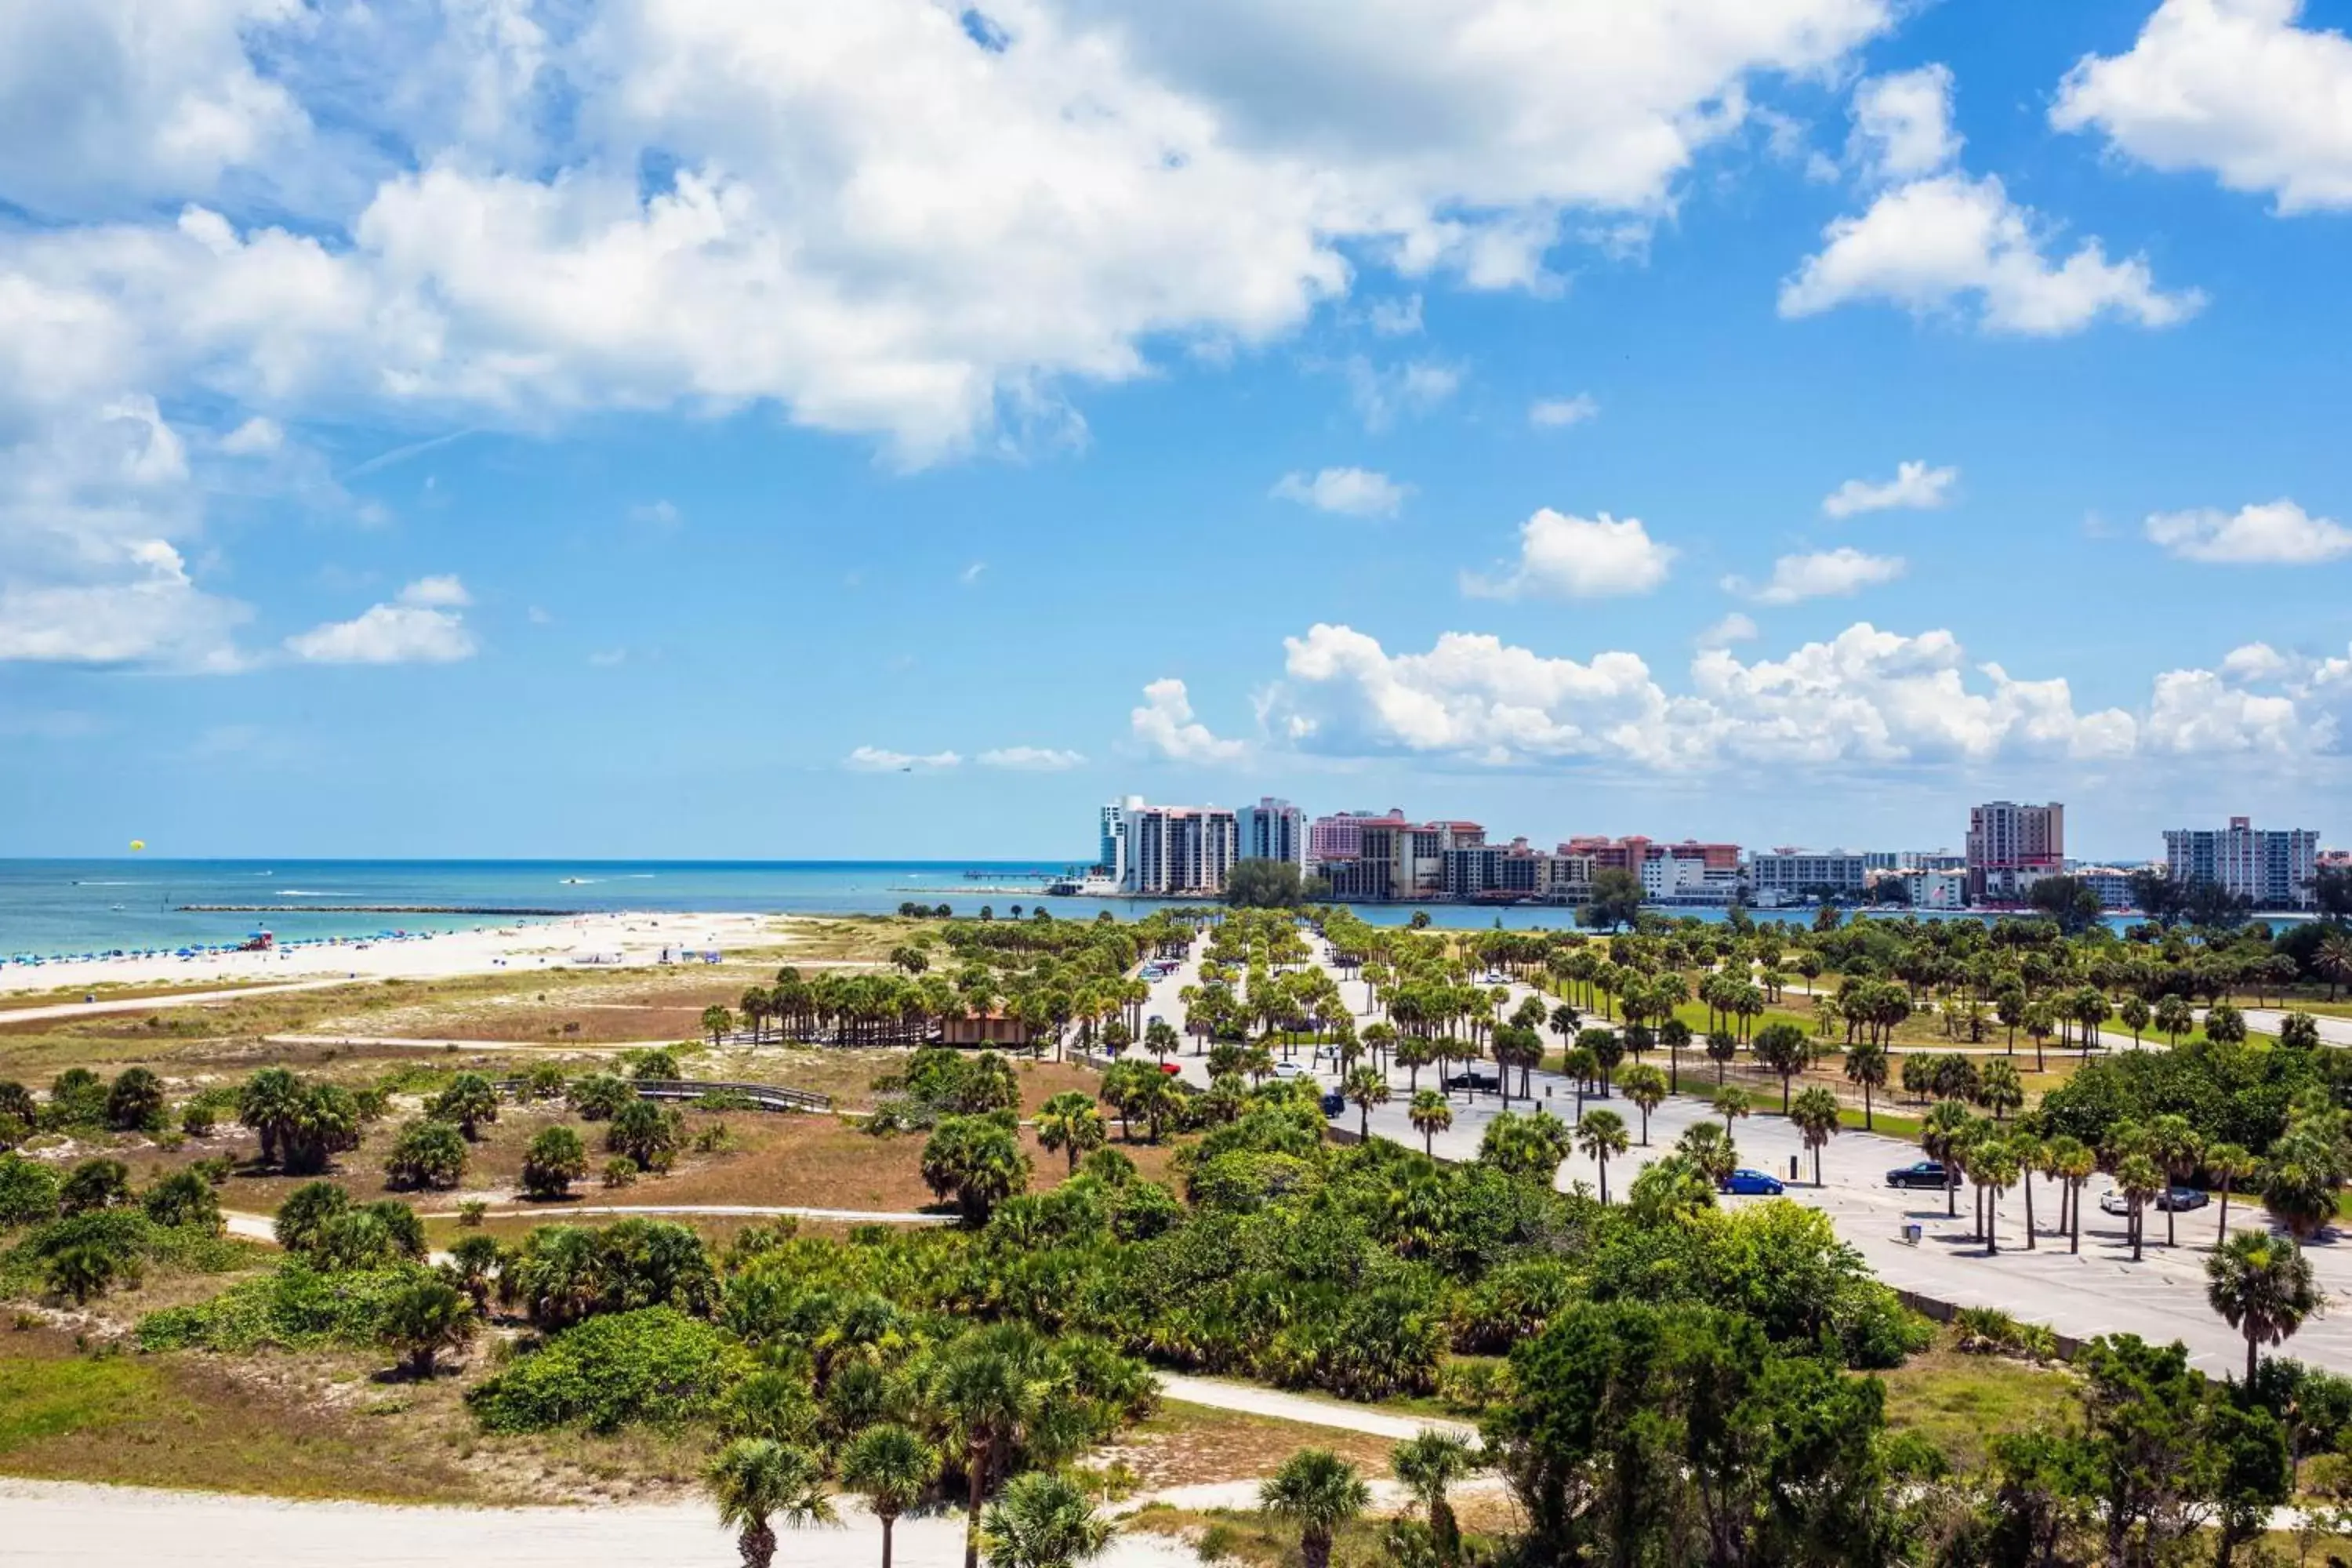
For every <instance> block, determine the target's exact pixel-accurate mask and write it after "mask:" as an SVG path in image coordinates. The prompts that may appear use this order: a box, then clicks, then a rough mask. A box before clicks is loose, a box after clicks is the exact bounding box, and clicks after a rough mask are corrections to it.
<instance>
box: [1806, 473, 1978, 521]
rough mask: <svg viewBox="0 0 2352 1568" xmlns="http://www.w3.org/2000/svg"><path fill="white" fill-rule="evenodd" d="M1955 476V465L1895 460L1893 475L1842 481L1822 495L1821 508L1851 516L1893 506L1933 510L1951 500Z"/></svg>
mask: <svg viewBox="0 0 2352 1568" xmlns="http://www.w3.org/2000/svg"><path fill="white" fill-rule="evenodd" d="M1959 478H1960V470H1959V469H1958V468H1929V467H1928V466H1927V464H1926V463H1924V462H1920V463H1910V462H1906V463H1897V464H1896V465H1895V477H1894V478H1893V479H1888V480H1885V482H1884V483H1880V484H1873V483H1871V482H1870V481H1869V480H1868V479H1848V480H1846V482H1845V483H1843V484H1842V485H1840V486H1838V488H1837V489H1833V490H1832V491H1831V492H1830V493H1829V494H1828V495H1826V496H1824V497H1822V513H1823V514H1824V515H1825V516H1829V517H1853V516H1854V515H1855V514H1856V513H1859V512H1865V511H1886V510H1891V509H1893V508H1895V507H1911V508H1916V509H1918V510H1934V509H1935V508H1937V507H1940V506H1942V505H1944V504H1945V503H1946V502H1947V501H1948V500H1951V499H1952V487H1953V486H1954V485H1955V484H1957V483H1958V482H1959Z"/></svg>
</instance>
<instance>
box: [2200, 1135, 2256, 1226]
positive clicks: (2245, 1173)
mask: <svg viewBox="0 0 2352 1568" xmlns="http://www.w3.org/2000/svg"><path fill="white" fill-rule="evenodd" d="M2262 1168H2263V1164H2262V1162H2261V1161H2259V1160H2257V1159H2255V1158H2254V1156H2253V1154H2252V1152H2251V1151H2249V1150H2248V1149H2247V1148H2246V1147H2245V1145H2243V1144H2242V1143H2216V1144H2214V1145H2213V1146H2212V1147H2210V1148H2209V1149H2207V1150H2206V1151H2205V1169H2206V1171H2207V1172H2208V1173H2210V1175H2211V1176H2212V1178H2213V1179H2214V1180H2215V1181H2217V1182H2219V1183H2221V1228H2220V1229H2218V1230H2216V1231H2215V1232H2214V1233H2213V1244H2214V1245H2215V1246H2216V1247H2219V1246H2220V1245H2221V1243H2222V1242H2225V1241H2227V1240H2229V1239H2230V1189H2231V1187H2233V1186H2235V1185H2236V1184H2238V1183H2240V1182H2242V1181H2244V1180H2245V1179H2246V1178H2247V1177H2249V1176H2252V1175H2253V1174H2254V1173H2256V1172H2258V1171H2260V1170H2261V1169H2262Z"/></svg>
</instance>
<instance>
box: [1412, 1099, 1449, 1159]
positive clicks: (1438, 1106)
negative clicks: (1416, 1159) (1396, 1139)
mask: <svg viewBox="0 0 2352 1568" xmlns="http://www.w3.org/2000/svg"><path fill="white" fill-rule="evenodd" d="M1405 1116H1406V1118H1407V1120H1409V1121H1412V1126H1413V1131H1416V1132H1418V1133H1420V1134H1421V1152H1423V1153H1424V1154H1426V1155H1428V1156H1429V1157H1430V1158H1431V1159H1435V1158H1436V1157H1437V1135H1438V1134H1439V1133H1441V1132H1443V1131H1445V1130H1446V1129H1447V1128H1449V1127H1451V1126H1453V1125H1454V1106H1453V1102H1452V1101H1450V1100H1447V1099H1446V1098H1445V1096H1444V1095H1443V1094H1440V1093H1439V1092H1438V1091H1437V1090H1435V1089H1423V1090H1422V1091H1421V1092H1420V1093H1418V1094H1416V1095H1414V1096H1413V1097H1412V1109H1411V1110H1407V1111H1406V1112H1405Z"/></svg>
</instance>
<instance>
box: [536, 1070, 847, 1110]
mask: <svg viewBox="0 0 2352 1568" xmlns="http://www.w3.org/2000/svg"><path fill="white" fill-rule="evenodd" d="M623 1081H624V1082H625V1083H627V1084H628V1086H629V1087H630V1088H631V1089H635V1090H636V1093H637V1098H638V1099H639V1100H700V1099H702V1098H703V1097H704V1096H705V1095H711V1094H721V1095H732V1096H735V1097H737V1098H739V1099H741V1100H746V1101H748V1102H749V1103H750V1104H751V1106H752V1107H753V1109H755V1110H820V1111H822V1110H832V1109H833V1096H831V1095H829V1094H818V1093H815V1092H814V1091H813V1090H810V1089H786V1088H785V1087H783V1086H782V1084H774V1083H719V1082H712V1081H705V1080H703V1079H677V1078H651V1079H624V1080H623ZM523 1083H524V1080H523V1079H519V1078H513V1079H505V1080H504V1081H502V1082H501V1083H500V1084H499V1089H500V1090H501V1091H503V1092H505V1093H508V1094H512V1093H515V1092H516V1091H518V1090H519V1089H521V1088H522V1087H523Z"/></svg>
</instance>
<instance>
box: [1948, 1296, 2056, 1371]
mask: <svg viewBox="0 0 2352 1568" xmlns="http://www.w3.org/2000/svg"><path fill="white" fill-rule="evenodd" d="M1952 1330H1953V1345H1954V1348H1956V1349H1958V1350H1959V1351H1961V1352H1965V1353H1967V1354H1969V1355H2010V1356H2020V1357H2022V1358H2023V1359H2025V1360H2027V1361H2035V1362H2045V1361H2055V1360H2057V1359H2058V1336H2057V1335H2056V1334H2054V1333H2053V1332H2052V1331H2050V1330H2049V1329H2048V1328H2046V1327H2045V1326H2043V1325H2042V1324H2040V1323H2027V1322H2021V1321H2018V1320H2017V1319H2015V1318H2012V1317H2011V1316H2010V1315H2009V1314H2008V1313H2007V1312H2004V1311H2002V1310H2000V1308H1998V1307H1963V1308H1961V1309H1960V1310H1958V1312H1956V1313H1954V1314H1953V1316H1952Z"/></svg>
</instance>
